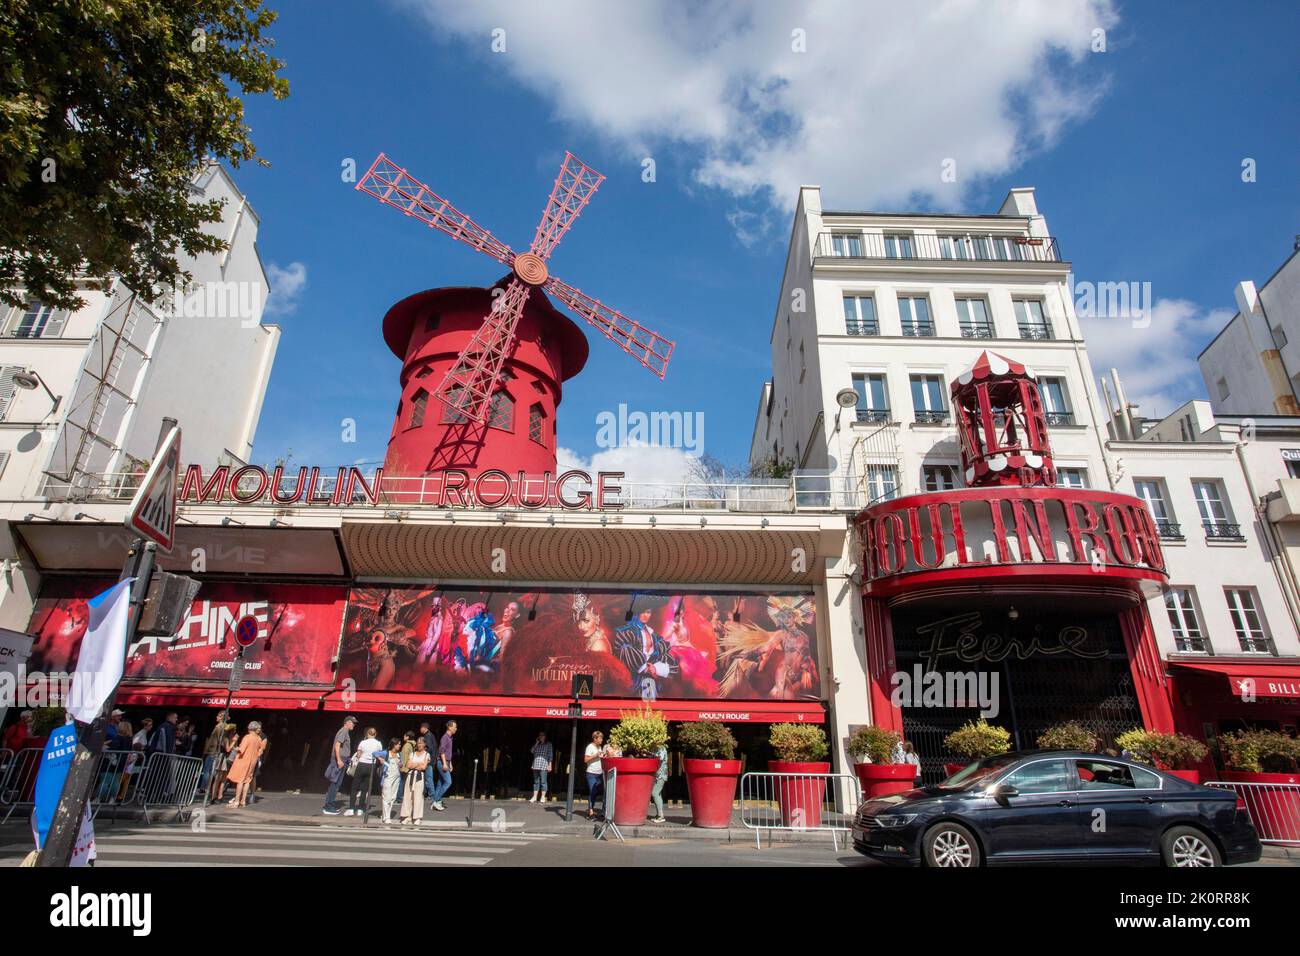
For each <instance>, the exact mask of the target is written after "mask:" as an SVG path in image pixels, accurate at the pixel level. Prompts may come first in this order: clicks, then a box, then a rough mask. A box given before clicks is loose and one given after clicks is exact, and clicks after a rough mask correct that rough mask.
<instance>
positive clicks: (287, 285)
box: [266, 262, 307, 315]
mask: <svg viewBox="0 0 1300 956" xmlns="http://www.w3.org/2000/svg"><path fill="white" fill-rule="evenodd" d="M266 281H267V282H269V283H270V284H271V288H270V289H269V290H268V292H267V297H266V311H267V312H274V313H279V314H281V315H287V314H288V313H290V312H293V311H294V310H296V309H297V308H298V296H299V295H301V294H302V290H303V289H305V288H307V267H306V266H305V265H303V264H302V263H301V262H291V263H289V264H288V265H287V266H284V267H283V268H281V267H280V266H277V265H276V264H275V263H273V262H272V263H267V266H266Z"/></svg>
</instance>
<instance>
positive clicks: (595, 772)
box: [582, 730, 605, 820]
mask: <svg viewBox="0 0 1300 956" xmlns="http://www.w3.org/2000/svg"><path fill="white" fill-rule="evenodd" d="M604 750H605V735H604V734H602V733H601V732H600V731H599V730H597V731H595V732H593V733H592V735H591V743H589V744H587V749H586V751H584V752H583V755H582V760H583V763H585V764H586V768H587V819H588V820H594V819H595V818H596V800H597V799H599V798H601V797H603V796H604V793H605V771H604V769H603V768H602V767H601V763H600V757H601V754H602V753H604Z"/></svg>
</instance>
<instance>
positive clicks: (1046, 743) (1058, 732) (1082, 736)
mask: <svg viewBox="0 0 1300 956" xmlns="http://www.w3.org/2000/svg"><path fill="white" fill-rule="evenodd" d="M1100 743H1101V742H1100V741H1099V740H1098V739H1097V737H1096V735H1095V734H1093V732H1092V731H1090V730H1089V729H1088V728H1087V727H1085V726H1083V724H1081V723H1079V722H1078V721H1077V720H1067V721H1066V722H1065V723H1063V724H1053V725H1052V726H1051V727H1048V728H1047V729H1046V730H1044V731H1043V732H1042V733H1041V734H1039V735H1038V746H1040V747H1042V748H1043V749H1044V750H1083V751H1086V752H1088V753H1094V752H1095V751H1096V750H1097V747H1098V746H1100Z"/></svg>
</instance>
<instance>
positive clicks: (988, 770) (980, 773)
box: [939, 754, 1018, 790]
mask: <svg viewBox="0 0 1300 956" xmlns="http://www.w3.org/2000/svg"><path fill="white" fill-rule="evenodd" d="M1017 759H1018V758H1016V757H1012V756H1010V755H1008V754H1003V755H1001V756H997V757H985V758H984V759H983V760H981V761H979V762H978V763H973V764H971V765H970V766H968V767H963V768H962V769H960V770H958V771H957V772H956V773H955V774H953V775H952V776H951V777H949V778H948V779H947V780H944V781H943V782H941V783H940V784H939V786H940V787H942V788H944V789H945V790H963V789H965V788H966V787H969V786H971V785H972V784H975V783H979V782H980V781H982V780H985V779H987V778H988V777H989V776H991V775H992V774H995V773H997V772H998V771H999V770H1003V769H1005V768H1007V767H1009V766H1010V765H1011V764H1013V763H1015V762H1016V760H1017Z"/></svg>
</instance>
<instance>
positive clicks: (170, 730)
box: [145, 711, 176, 755]
mask: <svg viewBox="0 0 1300 956" xmlns="http://www.w3.org/2000/svg"><path fill="white" fill-rule="evenodd" d="M145 750H146V751H147V752H148V753H149V754H150V755H153V754H173V753H175V752H176V712H175V711H172V712H171V713H169V714H168V715H167V717H166V718H165V719H164V720H163V722H162V723H161V724H159V725H158V728H157V729H156V730H155V731H154V732H153V735H152V736H151V737H150V738H149V745H148V746H147V747H145Z"/></svg>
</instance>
